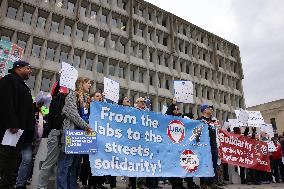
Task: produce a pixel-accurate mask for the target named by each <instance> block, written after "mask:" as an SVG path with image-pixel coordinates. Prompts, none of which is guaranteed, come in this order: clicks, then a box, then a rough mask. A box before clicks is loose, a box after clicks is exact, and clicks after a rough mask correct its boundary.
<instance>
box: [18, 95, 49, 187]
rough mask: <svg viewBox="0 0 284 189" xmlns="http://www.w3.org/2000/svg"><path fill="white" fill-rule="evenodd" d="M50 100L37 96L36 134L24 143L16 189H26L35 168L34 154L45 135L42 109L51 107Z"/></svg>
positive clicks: (35, 106)
mask: <svg viewBox="0 0 284 189" xmlns="http://www.w3.org/2000/svg"><path fill="white" fill-rule="evenodd" d="M49 102H50V99H49V97H46V96H44V95H43V92H40V93H39V94H38V95H37V96H36V102H34V116H35V119H36V124H35V125H34V127H35V133H34V135H33V140H32V141H28V142H27V143H24V144H23V146H22V150H21V154H22V156H21V157H22V161H21V164H20V167H19V171H18V176H17V180H16V188H17V189H21V188H26V183H27V181H28V179H29V177H30V174H31V171H32V168H33V154H36V152H37V150H38V146H39V143H40V140H41V137H42V134H43V121H44V120H43V114H42V112H41V107H42V106H43V105H45V106H49Z"/></svg>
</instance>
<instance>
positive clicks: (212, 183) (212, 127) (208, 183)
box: [197, 104, 221, 189]
mask: <svg viewBox="0 0 284 189" xmlns="http://www.w3.org/2000/svg"><path fill="white" fill-rule="evenodd" d="M200 110H201V112H202V116H201V117H199V118H198V119H197V120H201V121H203V122H205V123H206V124H207V125H208V130H209V138H210V146H211V154H212V163H213V168H214V172H215V177H203V178H201V179H200V185H201V189H205V188H206V189H207V188H210V189H220V188H221V187H218V186H217V185H216V179H215V178H216V174H217V161H218V147H217V135H216V134H217V133H216V129H217V127H218V126H220V124H219V121H218V120H216V119H214V118H213V116H212V115H213V110H214V108H213V106H210V105H208V104H202V105H201V107H200Z"/></svg>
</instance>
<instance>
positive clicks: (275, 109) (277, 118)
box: [248, 99, 284, 135]
mask: <svg viewBox="0 0 284 189" xmlns="http://www.w3.org/2000/svg"><path fill="white" fill-rule="evenodd" d="M248 110H250V111H260V112H261V114H262V116H263V118H264V121H265V122H266V123H271V124H272V127H273V129H274V130H275V131H277V133H278V135H283V134H284V99H281V100H276V101H273V102H268V103H264V104H260V105H256V106H252V107H249V108H248Z"/></svg>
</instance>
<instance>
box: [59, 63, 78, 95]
mask: <svg viewBox="0 0 284 189" xmlns="http://www.w3.org/2000/svg"><path fill="white" fill-rule="evenodd" d="M77 79H78V71H77V70H76V68H75V67H74V66H72V65H70V64H68V63H66V62H62V67H61V74H60V82H59V83H60V86H63V87H67V88H68V89H72V90H75V88H76V87H75V83H76V81H77Z"/></svg>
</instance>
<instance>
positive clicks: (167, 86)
mask: <svg viewBox="0 0 284 189" xmlns="http://www.w3.org/2000/svg"><path fill="white" fill-rule="evenodd" d="M165 87H166V89H168V90H169V89H170V82H169V80H168V79H166V86H165Z"/></svg>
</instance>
